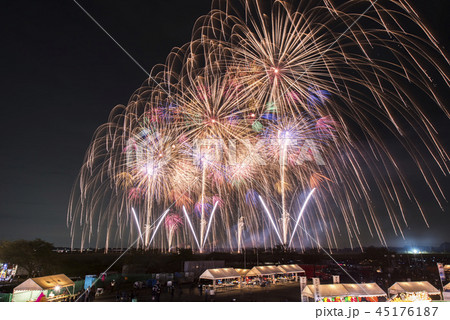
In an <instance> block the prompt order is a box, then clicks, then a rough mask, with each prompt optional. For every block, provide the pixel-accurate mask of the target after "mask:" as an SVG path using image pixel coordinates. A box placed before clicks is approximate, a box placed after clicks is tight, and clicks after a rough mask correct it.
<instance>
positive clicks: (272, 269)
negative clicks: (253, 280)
mask: <svg viewBox="0 0 450 320" xmlns="http://www.w3.org/2000/svg"><path fill="white" fill-rule="evenodd" d="M283 273H284V272H283V271H282V270H281V269H280V268H278V267H277V266H257V267H253V268H252V269H251V270H250V271H249V272H248V273H247V277H254V276H270V275H273V274H283Z"/></svg>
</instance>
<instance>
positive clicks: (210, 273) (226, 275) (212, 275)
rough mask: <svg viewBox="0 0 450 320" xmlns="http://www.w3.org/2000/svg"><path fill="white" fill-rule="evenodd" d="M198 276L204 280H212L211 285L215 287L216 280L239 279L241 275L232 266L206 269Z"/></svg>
mask: <svg viewBox="0 0 450 320" xmlns="http://www.w3.org/2000/svg"><path fill="white" fill-rule="evenodd" d="M199 278H200V279H205V280H212V281H213V286H214V288H215V287H216V281H217V280H224V279H237V280H239V281H240V279H241V275H240V274H239V273H238V272H237V271H236V270H234V269H233V268H219V269H207V270H206V271H205V272H203V273H202V274H201V275H200V277H199Z"/></svg>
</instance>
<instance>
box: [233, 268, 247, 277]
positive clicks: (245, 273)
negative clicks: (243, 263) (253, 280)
mask: <svg viewBox="0 0 450 320" xmlns="http://www.w3.org/2000/svg"><path fill="white" fill-rule="evenodd" d="M234 270H236V272H237V273H239V274H240V275H241V277H244V276H246V275H247V273H248V272H249V271H250V269H234Z"/></svg>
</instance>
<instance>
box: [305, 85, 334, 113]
mask: <svg viewBox="0 0 450 320" xmlns="http://www.w3.org/2000/svg"><path fill="white" fill-rule="evenodd" d="M308 92H309V96H308V98H307V104H308V107H309V108H313V107H314V106H316V105H321V104H324V103H325V100H327V99H328V98H329V97H330V93H329V92H328V91H326V90H321V89H317V88H312V87H311V88H309V89H308Z"/></svg>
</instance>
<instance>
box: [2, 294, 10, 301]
mask: <svg viewBox="0 0 450 320" xmlns="http://www.w3.org/2000/svg"><path fill="white" fill-rule="evenodd" d="M11 299H12V293H0V302H10V301H11Z"/></svg>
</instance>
